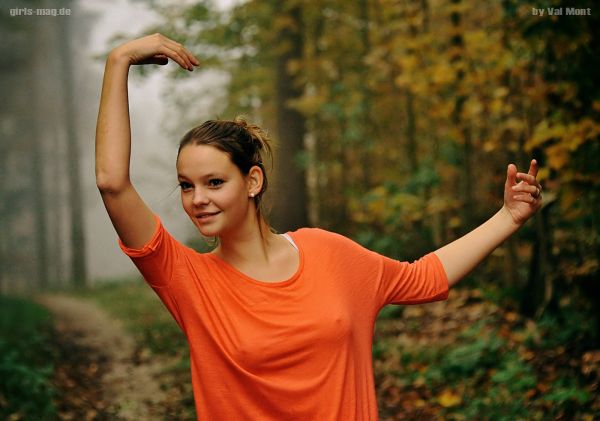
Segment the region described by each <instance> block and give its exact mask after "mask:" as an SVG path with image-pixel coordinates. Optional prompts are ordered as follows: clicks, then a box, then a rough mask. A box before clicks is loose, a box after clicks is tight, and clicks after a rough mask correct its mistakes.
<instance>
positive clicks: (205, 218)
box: [196, 211, 221, 221]
mask: <svg viewBox="0 0 600 421" xmlns="http://www.w3.org/2000/svg"><path fill="white" fill-rule="evenodd" d="M220 213H221V212H220V211H219V212H215V213H211V214H206V215H198V216H197V217H196V219H198V220H199V221H209V220H211V219H213V218H214V217H215V216H217V215H218V214H220Z"/></svg>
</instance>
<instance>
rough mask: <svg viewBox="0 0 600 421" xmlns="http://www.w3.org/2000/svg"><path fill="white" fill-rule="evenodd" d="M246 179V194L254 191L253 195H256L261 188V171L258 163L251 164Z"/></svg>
mask: <svg viewBox="0 0 600 421" xmlns="http://www.w3.org/2000/svg"><path fill="white" fill-rule="evenodd" d="M247 180H248V195H250V194H251V193H254V196H257V195H258V193H259V192H260V190H261V189H262V184H263V172H262V170H261V169H260V167H259V166H258V165H255V166H253V167H252V168H250V171H248V175H247Z"/></svg>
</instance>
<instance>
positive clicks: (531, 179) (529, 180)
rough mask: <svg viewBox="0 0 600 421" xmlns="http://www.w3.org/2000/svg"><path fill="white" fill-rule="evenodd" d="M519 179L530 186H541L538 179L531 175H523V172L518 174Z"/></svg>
mask: <svg viewBox="0 0 600 421" xmlns="http://www.w3.org/2000/svg"><path fill="white" fill-rule="evenodd" d="M517 179H518V180H521V181H524V182H526V183H528V184H533V185H535V186H538V185H539V183H538V181H537V179H536V178H535V176H534V175H531V174H525V173H522V172H518V173H517Z"/></svg>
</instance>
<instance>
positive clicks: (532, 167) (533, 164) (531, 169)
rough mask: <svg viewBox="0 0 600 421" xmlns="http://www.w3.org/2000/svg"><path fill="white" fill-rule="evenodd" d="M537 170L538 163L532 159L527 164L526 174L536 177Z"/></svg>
mask: <svg viewBox="0 0 600 421" xmlns="http://www.w3.org/2000/svg"><path fill="white" fill-rule="evenodd" d="M538 170H539V165H538V162H537V160H535V159H532V160H531V163H530V164H529V171H527V174H529V175H532V176H534V177H536V176H537V173H538Z"/></svg>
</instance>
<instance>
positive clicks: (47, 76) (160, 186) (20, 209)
mask: <svg viewBox="0 0 600 421" xmlns="http://www.w3.org/2000/svg"><path fill="white" fill-rule="evenodd" d="M217 4H219V5H221V6H222V7H223V8H226V7H228V6H229V5H230V4H231V2H227V1H222V2H218V3H217ZM24 6H26V7H28V8H30V9H34V12H33V13H34V14H35V13H36V10H35V9H36V8H52V9H55V10H60V9H61V8H68V9H70V16H35V15H25V14H24V13H25V12H18V11H14V9H22V8H23V7H24ZM11 11H12V13H11ZM18 13H22V14H18ZM11 14H13V15H14V16H11ZM158 17H159V16H158V15H157V12H156V11H155V10H152V9H151V8H149V7H148V3H147V2H143V1H127V0H109V1H100V0H86V1H77V2H69V1H64V2H60V1H41V2H30V3H26V4H23V3H22V2H10V1H2V20H1V22H2V33H3V34H2V35H3V36H2V39H3V47H2V49H3V50H4V51H3V52H2V55H3V57H2V59H1V60H2V82H1V83H2V85H3V89H2V91H3V104H2V120H1V123H0V124H1V126H0V130H1V131H2V139H3V142H2V143H3V148H2V149H3V150H2V154H1V155H2V157H1V158H0V160H1V162H2V182H1V185H2V193H3V199H2V215H3V218H2V219H1V221H2V222H1V224H2V229H1V232H2V253H1V255H2V269H1V275H2V276H1V278H0V279H2V281H1V283H0V288H1V290H2V291H3V292H17V291H18V290H22V289H28V288H31V287H34V286H35V285H37V284H39V283H40V282H39V281H36V280H39V279H41V278H46V279H47V280H46V281H44V282H48V283H50V284H52V285H54V286H56V285H66V284H68V283H69V280H70V279H72V272H73V271H77V270H78V271H79V275H78V276H81V273H85V278H86V280H85V283H86V284H88V285H91V284H93V283H95V282H99V281H101V280H103V279H113V278H127V277H132V276H134V275H135V274H136V269H135V267H134V266H133V264H132V263H131V261H130V259H129V258H127V257H126V256H125V255H124V254H123V253H122V252H121V250H120V248H119V247H118V244H117V236H116V233H115V231H114V229H113V227H112V225H111V223H110V220H109V218H108V215H107V213H106V211H105V209H104V206H103V204H102V200H101V197H100V194H99V193H98V191H97V188H96V184H95V174H94V139H95V128H96V118H97V114H98V105H99V99H100V90H101V87H102V75H103V70H104V57H105V56H106V53H107V52H108V51H110V48H112V47H114V46H115V45H116V43H115V41H114V39H115V37H120V38H119V39H133V38H136V37H138V36H140V35H141V34H142V31H143V30H144V28H148V27H150V26H151V25H152V24H154V23H156V22H157V20H158ZM67 60H70V66H69V64H68V62H67ZM174 66H175V65H174V64H173V63H169V64H168V65H167V66H166V67H174ZM67 67H71V68H70V69H67ZM157 67H158V66H157ZM161 70H162V69H161ZM134 73H135V71H132V72H131V73H130V81H129V106H130V118H131V131H132V160H131V175H132V179H133V181H134V183H135V185H136V188H137V189H138V190H139V191H140V194H141V195H142V197H143V198H144V199H145V200H146V202H147V203H148V204H149V206H150V207H151V208H152V209H153V210H154V211H155V212H157V213H158V214H160V215H161V217H162V219H163V221H164V224H165V226H166V227H167V228H168V229H169V230H170V232H172V233H173V234H174V235H175V236H176V237H177V238H178V239H180V240H182V241H186V240H187V239H188V238H189V237H190V236H194V235H197V231H196V230H195V228H194V227H193V225H192V224H191V222H189V221H188V219H187V216H186V215H185V213H184V212H183V210H182V208H181V203H180V199H179V192H178V190H177V189H176V187H177V178H176V172H175V157H176V150H177V144H178V141H179V138H180V137H181V136H183V134H184V133H185V132H186V131H187V130H188V129H189V128H191V127H185V126H183V125H181V122H179V121H177V114H178V113H177V111H176V110H172V109H171V110H168V104H167V103H166V101H165V99H164V98H165V95H166V93H165V90H166V89H168V88H167V79H166V71H156V72H154V73H153V74H151V75H148V76H147V77H145V78H142V77H140V76H139V75H138V74H134ZM225 81H226V77H225V76H224V75H223V74H218V73H216V72H212V73H211V72H205V74H204V75H202V76H201V77H200V78H197V79H196V80H195V81H194V82H193V83H195V84H206V86H207V87H210V88H211V89H213V91H212V92H208V94H207V95H205V96H203V97H202V98H199V99H198V101H197V104H196V107H198V109H200V107H204V109H205V110H206V114H205V115H210V114H214V116H216V114H218V112H219V107H220V106H219V104H218V103H216V104H215V98H216V97H218V91H219V89H222V86H223V83H224V82H225ZM69 85H70V86H69ZM182 85H183V86H182V88H185V85H184V84H182ZM221 108H222V106H221ZM199 117H200V116H198V117H197V122H198V124H199V123H200V122H201V121H200V118H199ZM69 136H74V138H75V139H72V140H75V142H76V145H75V147H76V148H78V150H77V151H76V153H77V154H78V156H79V157H80V158H79V170H78V172H77V173H78V174H79V176H78V177H77V178H76V182H77V183H78V184H79V189H80V194H81V196H80V200H81V205H82V208H81V213H80V214H79V215H77V214H76V215H75V219H76V221H73V220H72V218H73V215H72V212H71V210H70V207H71V206H72V203H73V202H71V200H75V201H76V200H77V199H72V198H71V196H72V194H71V193H72V190H71V189H70V186H71V184H70V183H69V176H68V175H69V172H70V171H72V170H73V168H74V166H73V165H72V163H71V164H70V163H69V160H70V159H71V155H69V153H68V148H69V140H68V137H69ZM9 139H12V140H9ZM16 140H18V142H19V143H20V144H21V145H20V147H18V148H14V145H8V143H10V142H12V141H16ZM36 149H37V151H38V152H39V156H38V155H37V154H36ZM36 163H37V164H40V163H43V165H41V166H43V170H42V171H41V172H39V173H38V172H36V171H37V170H36V168H34V165H35V164H36ZM32 178H33V180H30V179H32ZM39 183H41V184H43V186H40V185H39ZM36 185H37V187H36ZM7 195H8V196H7ZM41 195H43V196H45V197H44V198H43V199H42V198H41V197H40V196H41ZM41 220H44V221H45V224H40V221H41ZM73 223H75V224H79V223H82V224H83V225H82V227H83V231H82V232H80V234H79V237H77V238H75V239H73V237H72V236H73V231H74V226H73ZM9 227H10V228H9ZM40 227H44V228H40ZM39 229H45V230H46V234H45V235H46V238H45V239H43V238H42V237H43V234H42V233H40V232H39ZM75 235H77V234H75ZM49 239H51V243H50V247H48V248H47V250H45V251H41V250H40V249H39V241H46V242H48V241H49ZM74 241H75V242H79V244H80V246H78V247H75V249H76V250H77V252H81V251H83V252H84V255H83V256H81V257H83V259H84V262H85V263H83V264H84V265H85V266H84V267H79V269H77V267H75V268H74V266H73V263H72V260H73V252H72V250H73V247H72V244H73V242H74ZM40 252H41V253H42V254H44V255H45V257H43V260H44V261H45V262H46V264H44V265H43V268H41V269H40V268H38V265H37V264H36V258H35V256H36V254H39V253H40ZM77 252H76V253H77ZM81 257H80V259H81ZM8 279H10V282H8Z"/></svg>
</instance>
